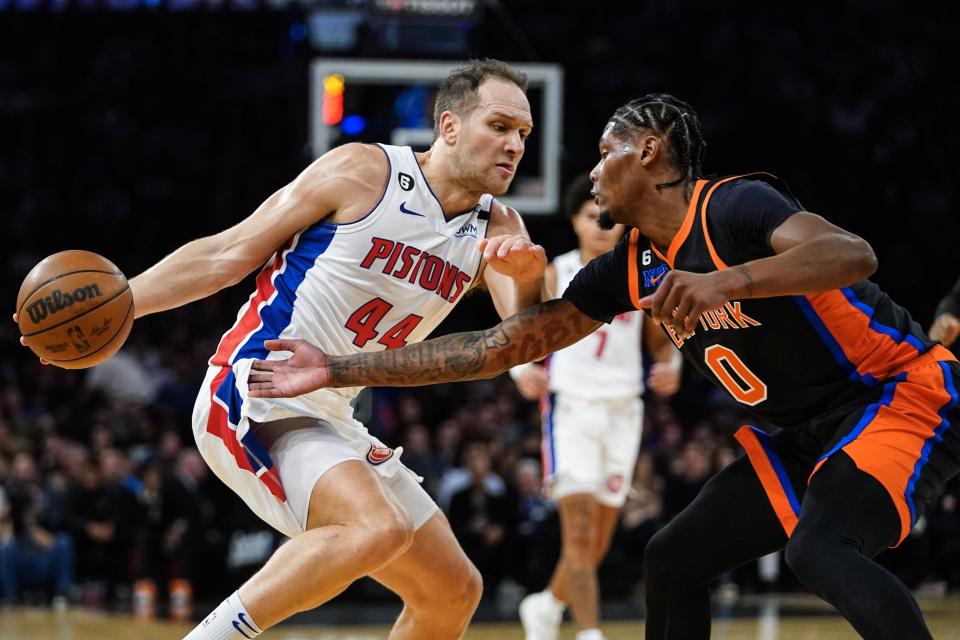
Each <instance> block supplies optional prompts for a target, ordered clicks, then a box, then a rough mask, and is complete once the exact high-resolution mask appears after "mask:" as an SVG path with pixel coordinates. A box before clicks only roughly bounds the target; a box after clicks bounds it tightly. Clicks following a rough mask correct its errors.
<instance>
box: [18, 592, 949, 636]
mask: <svg viewBox="0 0 960 640" xmlns="http://www.w3.org/2000/svg"><path fill="white" fill-rule="evenodd" d="M921 607H922V608H923V611H924V613H925V614H926V616H927V622H928V624H929V625H930V629H931V631H932V633H933V637H934V638H937V640H960V596H956V595H954V596H946V597H936V598H924V599H921ZM189 628H190V627H188V626H186V625H178V624H173V623H168V622H141V621H137V620H133V619H132V618H129V617H126V616H119V615H109V614H100V613H94V612H88V611H83V610H79V609H78V610H72V611H68V612H66V613H54V612H51V611H49V610H39V609H8V610H0V640H131V639H132V640H180V639H181V638H182V637H183V636H184V635H185V634H186V633H187V631H188V630H189ZM604 632H605V633H606V636H607V639H608V640H640V639H641V638H643V622H642V621H637V622H610V623H606V624H604ZM387 633H388V628H387V627H386V626H337V627H328V626H318V625H311V626H301V625H296V624H290V625H287V624H284V625H280V626H279V627H277V628H275V629H271V630H270V631H267V632H266V633H264V634H263V635H261V636H260V638H262V639H263V640H384V639H385V638H386V637H387ZM573 636H574V629H573V628H572V627H571V626H570V625H569V624H567V625H565V627H564V630H563V633H562V634H561V638H562V640H572V638H573ZM712 637H713V639H714V640H854V639H856V638H857V637H858V636H857V634H856V633H855V632H854V631H853V630H852V629H851V628H850V626H849V625H847V623H846V622H844V621H843V620H842V619H840V618H839V617H838V616H837V615H836V614H835V613H833V612H832V610H831V609H829V607H827V606H826V605H824V604H823V603H821V602H820V601H819V600H817V599H816V598H813V597H810V596H775V595H774V596H763V597H758V598H755V599H753V600H747V601H745V602H742V603H738V606H737V609H736V610H735V611H734V612H733V614H732V615H730V616H729V617H728V616H726V615H718V616H716V617H715V618H714V625H713V635H712ZM424 640H427V639H424ZM466 640H523V632H522V631H521V629H520V625H519V624H511V623H501V624H475V625H472V626H471V627H470V630H469V631H468V632H467V635H466ZM904 640H907V639H904Z"/></svg>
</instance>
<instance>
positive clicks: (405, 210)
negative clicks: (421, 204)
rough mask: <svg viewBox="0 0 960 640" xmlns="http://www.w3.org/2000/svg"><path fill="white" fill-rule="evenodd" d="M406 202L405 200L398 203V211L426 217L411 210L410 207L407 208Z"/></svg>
mask: <svg viewBox="0 0 960 640" xmlns="http://www.w3.org/2000/svg"><path fill="white" fill-rule="evenodd" d="M406 204H407V203H406V202H401V203H400V213H406V214H407V215H411V216H420V217H421V218H426V217H427V216H426V215H424V214H422V213H417V212H416V211H411V210H410V209H407V207H406Z"/></svg>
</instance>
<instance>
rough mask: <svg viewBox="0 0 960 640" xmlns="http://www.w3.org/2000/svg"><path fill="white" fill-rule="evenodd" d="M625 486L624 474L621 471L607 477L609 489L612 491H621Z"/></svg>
mask: <svg viewBox="0 0 960 640" xmlns="http://www.w3.org/2000/svg"><path fill="white" fill-rule="evenodd" d="M622 486H623V476H622V475H620V474H619V473H618V474H616V475H612V476H610V477H609V478H607V490H608V491H609V492H610V493H616V492H618V491H620V488H621V487H622Z"/></svg>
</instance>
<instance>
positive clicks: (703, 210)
mask: <svg viewBox="0 0 960 640" xmlns="http://www.w3.org/2000/svg"><path fill="white" fill-rule="evenodd" d="M742 177H744V176H731V177H729V178H724V179H723V180H721V181H720V182H718V183H716V184H715V185H713V186H712V187H710V190H709V191H707V195H706V197H705V198H704V199H703V206H702V207H700V224H701V225H702V226H703V239H704V241H705V242H706V243H707V251H709V252H710V259H711V260H713V264H714V266H715V267H716V268H717V269H726V268H727V263H725V262H724V261H723V260H721V259H720V256H719V255H718V254H717V250H716V249H715V248H714V246H713V241H712V240H711V239H710V231H709V230H708V229H707V205H708V204H710V197H711V196H712V195H713V192H714V191H716V190H717V187H719V186H720V185H722V184H723V183H724V182H730V181H731V180H738V179H739V178H742Z"/></svg>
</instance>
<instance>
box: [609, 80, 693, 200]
mask: <svg viewBox="0 0 960 640" xmlns="http://www.w3.org/2000/svg"><path fill="white" fill-rule="evenodd" d="M608 126H612V127H613V130H614V131H617V132H625V131H628V130H629V129H650V130H651V131H653V132H654V133H656V134H657V135H658V136H660V137H661V138H663V140H665V141H666V142H667V148H668V150H669V158H670V161H671V163H673V165H674V166H675V167H676V168H677V169H679V170H680V177H679V178H677V179H676V180H673V181H671V182H663V183H660V184H658V185H657V189H658V190H659V189H666V188H668V187H673V186H676V185H678V184H682V185H683V186H684V188H686V189H690V188H691V186H692V184H693V182H694V181H696V180H697V179H699V178H701V177H702V176H703V153H704V150H705V149H706V147H707V143H706V142H705V141H704V139H703V133H702V132H701V131H700V120H699V118H697V112H696V111H694V110H693V107H691V106H690V105H689V104H687V103H686V102H684V101H683V100H679V99H677V98H675V97H673V96H671V95H670V94H667V93H650V94H647V95H645V96H643V97H642V98H637V99H636V100H631V101H630V102H628V103H627V104H625V105H623V106H622V107H620V108H619V109H617V110H616V111H615V112H614V114H613V117H611V118H610V121H609V122H608Z"/></svg>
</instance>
